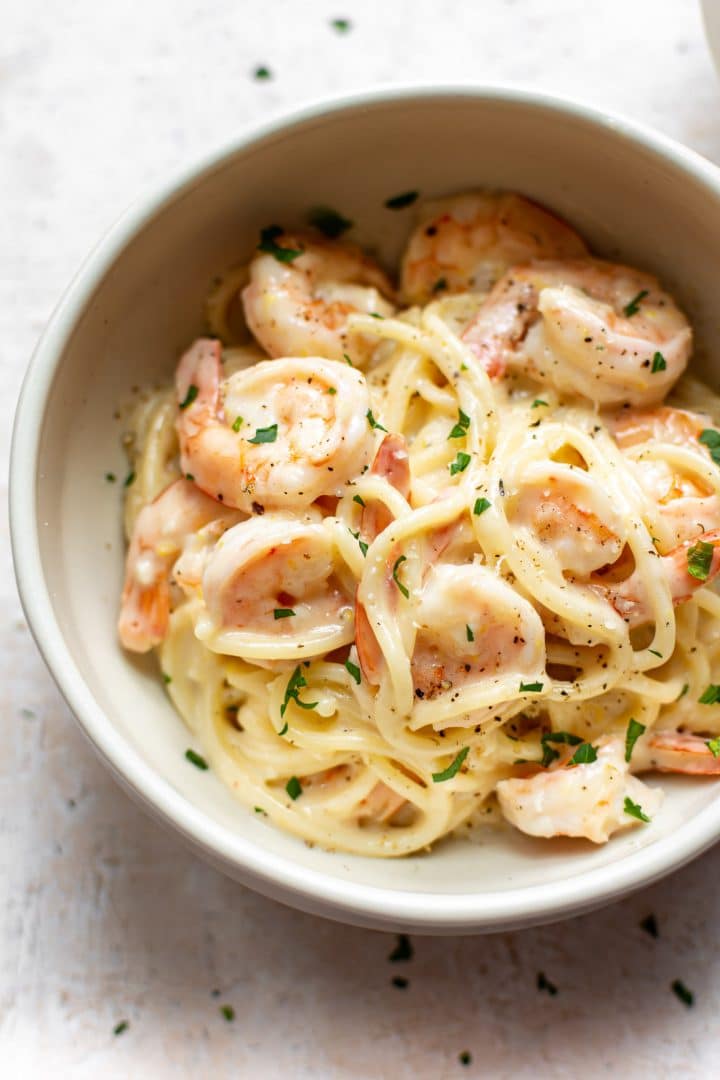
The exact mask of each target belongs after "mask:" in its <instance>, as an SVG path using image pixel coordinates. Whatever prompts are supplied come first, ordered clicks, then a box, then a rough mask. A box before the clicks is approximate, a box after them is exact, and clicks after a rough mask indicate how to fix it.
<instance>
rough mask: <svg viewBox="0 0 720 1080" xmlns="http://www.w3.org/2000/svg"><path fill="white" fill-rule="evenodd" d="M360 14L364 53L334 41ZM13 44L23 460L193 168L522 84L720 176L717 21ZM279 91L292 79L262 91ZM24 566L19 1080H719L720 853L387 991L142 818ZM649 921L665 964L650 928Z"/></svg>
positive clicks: (191, 11)
mask: <svg viewBox="0 0 720 1080" xmlns="http://www.w3.org/2000/svg"><path fill="white" fill-rule="evenodd" d="M716 2H717V0H716ZM581 10H583V12H584V13H583V17H582V26H581V25H580V22H581V20H580V19H579V12H580V11H581ZM338 16H341V17H347V18H349V19H350V20H352V23H353V27H352V30H351V32H350V33H348V34H346V35H342V36H341V35H339V34H337V33H336V32H335V31H334V30H333V29H332V28H331V27H330V25H329V21H330V19H331V18H334V17H338ZM2 25H3V30H2V35H1V36H0V161H1V162H2V167H1V168H0V207H1V208H2V213H1V214H0V362H1V363H2V386H3V394H2V396H1V397H0V410H2V418H3V423H2V430H1V432H0V439H1V442H0V453H1V454H2V458H3V461H5V460H6V459H7V454H8V444H9V426H10V420H11V414H12V410H13V407H14V402H15V398H16V396H17V391H18V389H19V384H20V380H21V378H22V373H23V369H24V365H25V362H26V359H27V356H28V354H29V352H30V350H31V348H32V345H33V343H34V341H35V339H36V338H37V336H38V334H39V332H40V330H41V329H42V326H43V324H44V322H45V320H46V319H47V316H48V314H49V312H50V310H51V308H52V305H53V303H54V302H55V300H56V299H57V297H58V295H59V293H60V291H61V290H62V288H63V287H64V285H65V284H66V282H67V280H68V278H69V276H70V275H71V274H72V272H73V271H74V269H75V268H76V267H77V265H78V263H79V261H80V260H81V258H82V256H83V255H84V253H85V252H86V251H87V250H88V248H89V247H90V246H91V244H92V243H93V242H94V240H95V239H96V238H97V236H98V234H99V233H100V232H101V231H102V230H103V229H104V228H105V227H106V226H108V225H109V224H110V223H111V222H112V220H113V219H114V218H115V217H116V216H117V214H118V213H119V212H120V211H121V210H122V209H123V208H124V206H125V205H126V204H127V202H128V201H129V200H130V199H132V198H133V197H134V196H135V195H137V194H138V193H139V192H141V191H142V190H143V188H144V187H145V186H146V185H147V184H148V183H151V182H152V181H154V180H155V179H156V178H159V177H160V176H162V174H163V173H164V172H165V171H166V170H167V169H169V168H174V167H175V166H177V165H179V164H182V163H183V162H185V161H189V160H191V159H192V158H193V157H194V156H196V155H197V154H198V153H199V152H201V151H203V150H205V149H207V148H210V147H212V146H214V145H217V144H220V143H222V142H223V141H225V140H226V139H227V138H228V137H230V136H232V135H233V134H234V133H235V132H236V131H238V130H239V129H241V128H242V126H243V125H244V124H246V123H248V122H249V121H252V120H254V119H256V118H258V117H260V116H263V115H265V114H267V113H268V112H270V111H272V110H276V109H278V108H282V107H285V106H289V105H294V104H296V103H298V102H299V101H302V100H304V99H307V98H311V97H316V96H319V95H321V94H324V93H330V92H338V91H342V90H347V89H352V88H356V87H360V86H366V85H368V84H372V83H379V82H387V81H394V80H397V81H406V80H419V79H437V80H442V79H468V80H470V79H474V80H477V81H493V80H495V81H498V80H500V81H511V80H512V81H517V82H521V83H523V84H526V85H528V84H529V85H532V86H534V87H538V88H543V89H546V90H555V91H560V92H562V93H566V94H570V95H572V96H575V97H578V98H581V99H583V100H586V101H590V102H592V103H594V104H597V105H601V106H603V105H604V106H608V107H610V108H612V109H615V110H619V111H623V112H625V113H627V114H628V115H630V116H632V117H635V118H638V119H642V120H645V121H647V122H649V123H652V124H654V125H655V126H657V127H658V128H660V129H661V130H663V131H665V132H667V133H668V134H670V135H673V136H675V137H676V138H678V139H680V140H682V141H683V142H685V143H687V144H689V145H690V146H693V147H694V148H696V149H697V150H699V151H701V152H702V153H704V154H706V155H707V156H708V157H710V158H711V159H713V160H715V161H718V162H720V107H719V106H720V84H719V83H718V81H717V80H716V78H715V76H714V74H713V71H712V68H711V64H710V60H709V56H708V53H707V49H706V46H705V43H704V40H703V34H702V27H701V22H700V15H699V11H698V10H697V8H696V5H695V4H694V3H693V2H691V0H635V2H633V3H627V2H620V0H605V2H603V3H602V4H595V5H582V6H581V5H578V4H577V3H572V2H570V0H555V2H553V3H550V2H548V0H515V2H511V0H508V2H506V3H501V2H499V0H482V2H480V0H475V2H472V3H471V2H466V3H462V2H460V0H394V2H392V3H391V2H388V0H382V2H380V0H364V2H362V3H361V2H359V0H348V2H345V3H343V4H335V3H329V2H326V0H312V2H310V0H303V2H302V3H300V0H295V2H294V3H292V2H291V0H284V2H281V0H268V2H267V3H265V4H257V3H250V2H248V0H235V2H234V3H230V2H229V0H216V2H215V3H213V4H207V3H205V4H203V3H201V2H199V0H196V2H190V0H174V2H172V3H171V2H170V0H144V2H140V0H126V2H125V3H123V4H120V3H118V2H117V0H116V2H114V3H110V2H109V3H105V4H98V3H91V2H90V0H74V2H73V3H72V4H68V5H59V4H54V5H50V4H47V3H43V2H42V0H24V2H23V3H22V4H15V5H12V9H11V7H10V5H9V4H8V5H6V6H5V10H4V14H3V19H2ZM258 64H266V65H267V66H269V67H270V68H271V70H272V71H273V73H274V78H273V80H272V81H270V82H264V83H263V82H255V81H253V79H252V78H251V72H252V70H253V68H254V67H255V66H257V65H258ZM478 153H479V154H481V153H482V148H481V147H479V148H478ZM4 473H5V469H3V475H4ZM2 513H3V515H4V514H5V506H4V500H3V509H2ZM1 557H2V567H1V573H0V602H1V603H2V610H3V613H4V618H3V620H2V622H1V623H0V664H1V665H2V672H0V687H1V688H2V699H1V700H2V704H3V713H4V721H5V737H4V743H3V751H2V755H1V756H0V1061H2V1066H0V1071H1V1072H2V1075H3V1076H8V1077H13V1078H14V1077H29V1076H44V1075H52V1076H53V1077H65V1076H71V1077H93V1078H95V1077H103V1078H105V1077H110V1078H114V1077H130V1076H132V1077H140V1078H144V1077H159V1076H173V1077H185V1076H188V1077H190V1076H193V1077H195V1076H205V1075H211V1072H210V1070H212V1072H213V1073H214V1074H215V1075H217V1076H248V1077H250V1076H252V1077H258V1076H262V1077H276V1076H277V1077H283V1078H287V1077H294V1076H341V1077H344V1076H352V1077H356V1076H357V1077H364V1076H373V1077H374V1076H383V1077H385V1076H387V1077H399V1076H422V1077H426V1076H427V1077H437V1076H443V1077H445V1076H449V1077H451V1076H456V1075H458V1076H470V1075H472V1076H483V1077H488V1076H492V1077H496V1076H497V1077H505V1076H507V1077H511V1076H512V1077H525V1076H527V1077H530V1076H533V1077H536V1076H543V1077H546V1076H547V1077H554V1076H558V1077H577V1076H580V1075H582V1076H583V1077H594V1076H601V1075H606V1074H607V1073H608V1072H610V1071H614V1072H616V1073H618V1074H619V1075H621V1076H622V1077H647V1076H651V1075H652V1076H663V1077H664V1076H671V1075H677V1074H679V1073H681V1072H682V1074H683V1075H685V1076H691V1077H705V1076H707V1077H710V1076H716V1075H717V1074H718V1066H717V1053H718V1047H719V1045H720V1038H719V1037H718V1034H717V1030H718V1029H717V1015H718V1008H719V1007H720V956H718V949H717V926H718V924H719V923H720V898H718V895H717V890H716V888H715V882H716V881H717V875H718V872H720V850H718V849H716V850H715V851H713V852H711V853H709V854H708V855H706V856H705V857H704V858H702V859H700V860H699V861H697V862H696V863H695V864H694V865H692V866H691V867H689V868H687V869H686V870H684V871H681V872H680V873H678V874H675V875H674V876H673V877H671V878H669V879H668V880H667V881H665V882H664V883H662V884H660V885H657V886H655V887H653V888H651V889H649V890H647V891H645V892H644V893H640V894H637V895H636V896H634V897H631V898H630V899H628V900H626V901H624V902H622V903H620V904H616V905H614V906H613V907H610V908H607V909H605V910H604V911H602V912H599V913H597V914H594V915H590V916H586V917H584V918H581V919H576V920H573V921H571V922H568V923H565V924H563V925H560V926H556V927H550V928H545V929H541V930H531V931H526V932H522V933H513V934H502V935H498V936H495V937H492V938H476V939H471V938H455V939H445V940H441V939H438V940H431V939H416V940H415V942H414V944H415V957H414V959H413V960H412V961H410V962H409V963H405V964H394V965H391V964H388V963H387V961H386V957H387V954H388V952H389V951H390V949H391V947H392V945H393V939H392V938H391V937H388V936H386V935H383V934H379V933H372V932H369V931H362V930H354V929H346V928H343V927H340V926H335V925H332V924H330V923H326V922H323V921H320V920H317V919H313V918H310V917H309V916H304V915H300V914H296V913H294V912H292V911H289V910H286V909H284V908H281V907H279V906H278V905H275V904H272V903H271V902H269V901H266V900H263V899H261V898H260V897H258V896H255V895H254V894H252V893H249V892H247V891H245V890H243V889H242V888H241V887H240V886H237V885H235V884H233V883H232V882H230V881H228V880H226V879H224V878H223V877H221V876H220V875H219V874H217V873H216V872H215V871H213V870H211V869H209V868H208V867H206V866H205V865H204V864H202V863H201V862H199V861H197V860H196V859H195V858H194V857H192V856H190V855H189V854H188V853H187V852H186V851H185V850H184V848H183V847H182V846H181V844H180V843H179V842H178V841H177V840H176V839H175V838H174V837H173V836H170V835H168V834H166V833H165V832H163V831H162V830H161V829H160V828H159V827H158V826H157V825H155V824H153V823H152V822H150V821H149V820H148V819H147V818H146V817H145V816H144V815H143V814H142V813H141V812H140V811H139V810H137V809H136V808H135V807H134V806H133V805H132V804H131V803H130V802H129V801H128V799H127V798H126V797H125V795H124V794H123V793H122V792H120V791H119V789H118V788H117V787H116V786H115V784H114V782H113V781H112V780H111V779H110V777H109V775H108V774H107V773H106V772H105V770H104V769H103V768H102V767H101V766H100V764H99V763H98V762H97V761H96V760H95V758H94V756H93V754H92V752H91V751H90V750H89V749H88V747H87V746H86V745H85V743H84V741H83V739H82V736H81V735H80V733H79V731H78V729H77V727H76V726H75V725H74V723H73V722H72V720H71V718H70V716H69V714H68V711H67V709H66V708H65V707H64V705H63V703H62V702H61V700H60V698H59V695H58V693H57V691H56V690H55V688H54V686H53V684H52V682H51V680H50V678H49V676H48V675H47V673H46V671H45V669H44V667H43V665H42V663H41V661H40V659H39V657H38V655H37V653H36V651H35V648H34V646H33V644H32V642H31V639H30V636H29V634H28V631H27V628H26V626H25V624H24V621H23V619H22V616H21V612H20V608H19V605H18V601H17V598H16V595H15V590H14V585H13V582H12V574H11V568H10V558H9V552H8V543H7V525H6V522H5V521H4V520H3V535H2V553H1ZM650 911H654V912H655V913H656V915H657V919H658V923H659V926H660V935H661V936H660V938H659V940H657V941H656V940H653V939H652V938H651V937H650V936H648V935H647V934H646V933H645V932H643V931H642V930H641V929H640V928H639V926H638V923H639V920H640V919H641V918H642V917H643V916H645V915H646V914H647V913H648V912H650ZM539 971H544V972H545V973H546V974H547V976H548V978H549V979H551V980H552V981H553V982H554V983H555V984H556V985H557V987H558V988H559V992H558V993H557V995H556V996H550V995H549V994H547V993H540V992H538V990H537V989H536V977H537V973H538V972H539ZM396 975H403V976H405V977H407V978H408V979H409V986H408V987H407V988H406V989H403V990H401V989H397V988H395V987H394V986H392V985H391V981H390V980H391V978H392V977H393V976H396ZM675 978H681V979H682V980H684V982H685V983H687V985H688V986H689V987H690V988H691V989H692V990H693V991H694V993H695V1006H694V1008H692V1009H687V1008H686V1007H685V1006H683V1005H682V1004H681V1003H680V1002H679V1001H678V999H677V998H676V997H675V996H674V995H673V994H672V992H671V990H670V983H671V982H672V980H673V979H675ZM215 989H218V990H220V996H219V997H213V996H212V991H213V990H215ZM225 1002H227V1003H230V1004H232V1005H233V1007H234V1009H235V1012H236V1019H235V1020H234V1022H232V1023H228V1022H227V1021H225V1020H224V1019H223V1018H222V1016H221V1015H220V1013H219V1011H218V1006H219V1005H220V1004H223V1003H225ZM121 1019H127V1020H128V1021H129V1022H130V1026H129V1028H128V1029H127V1030H126V1031H125V1032H124V1033H123V1034H121V1035H118V1036H113V1033H112V1029H113V1026H114V1025H115V1024H116V1023H117V1022H118V1021H119V1020H121ZM466 1049H467V1050H469V1051H471V1053H472V1055H473V1062H472V1064H471V1065H470V1066H468V1067H463V1066H462V1065H461V1064H460V1063H459V1061H458V1053H459V1052H460V1051H463V1050H466Z"/></svg>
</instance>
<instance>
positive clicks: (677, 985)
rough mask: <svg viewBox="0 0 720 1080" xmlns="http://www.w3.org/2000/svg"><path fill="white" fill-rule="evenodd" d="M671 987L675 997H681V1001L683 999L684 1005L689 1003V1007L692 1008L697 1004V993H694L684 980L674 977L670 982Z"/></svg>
mask: <svg viewBox="0 0 720 1080" xmlns="http://www.w3.org/2000/svg"><path fill="white" fill-rule="evenodd" d="M670 989H671V990H672V992H673V994H674V995H675V997H677V998H679V999H680V1001H682V1003H683V1005H687V1007H688V1009H690V1008H692V1006H693V1005H694V1004H695V995H694V994H693V992H692V990H688V988H687V986H686V985H685V983H684V982H682V980H681V979H674V980H673V981H672V983H671V984H670Z"/></svg>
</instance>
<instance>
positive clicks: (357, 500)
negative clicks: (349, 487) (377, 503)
mask: <svg viewBox="0 0 720 1080" xmlns="http://www.w3.org/2000/svg"><path fill="white" fill-rule="evenodd" d="M353 502H355V503H357V504H358V506H364V505H365V502H364V500H363V499H361V497H360V496H359V495H353Z"/></svg>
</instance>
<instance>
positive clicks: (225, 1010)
mask: <svg viewBox="0 0 720 1080" xmlns="http://www.w3.org/2000/svg"><path fill="white" fill-rule="evenodd" d="M220 1015H221V1016H224V1017H225V1019H226V1020H227V1022H228V1024H231V1023H232V1021H233V1020H234V1019H235V1010H234V1009H233V1007H232V1005H221V1006H220Z"/></svg>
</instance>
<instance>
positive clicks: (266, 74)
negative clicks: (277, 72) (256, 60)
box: [253, 64, 272, 82]
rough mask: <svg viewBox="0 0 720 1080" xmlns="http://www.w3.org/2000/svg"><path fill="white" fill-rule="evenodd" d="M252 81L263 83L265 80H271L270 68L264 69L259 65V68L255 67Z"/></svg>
mask: <svg viewBox="0 0 720 1080" xmlns="http://www.w3.org/2000/svg"><path fill="white" fill-rule="evenodd" d="M253 79H257V80H258V82H263V81H265V80H266V79H272V72H271V71H270V68H268V67H265V66H264V65H262V64H261V65H260V67H256V68H255V70H254V71H253Z"/></svg>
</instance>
